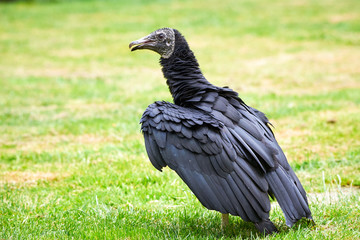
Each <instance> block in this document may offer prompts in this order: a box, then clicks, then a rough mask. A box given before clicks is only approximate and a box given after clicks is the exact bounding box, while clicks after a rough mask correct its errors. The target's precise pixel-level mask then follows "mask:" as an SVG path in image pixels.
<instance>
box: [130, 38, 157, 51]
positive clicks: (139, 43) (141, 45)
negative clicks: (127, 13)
mask: <svg viewBox="0 0 360 240" xmlns="http://www.w3.org/2000/svg"><path fill="white" fill-rule="evenodd" d="M155 44H156V42H155V40H154V39H152V38H151V35H149V36H146V37H143V38H141V39H139V40H136V41H133V42H131V43H130V44H129V48H130V49H131V51H135V50H138V49H150V50H154V47H155Z"/></svg>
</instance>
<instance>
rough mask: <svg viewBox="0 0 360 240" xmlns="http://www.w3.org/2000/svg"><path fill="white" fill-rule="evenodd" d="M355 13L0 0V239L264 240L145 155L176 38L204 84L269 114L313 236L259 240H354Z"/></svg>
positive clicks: (358, 70) (352, 5)
mask: <svg viewBox="0 0 360 240" xmlns="http://www.w3.org/2000/svg"><path fill="white" fill-rule="evenodd" d="M359 9H360V1H358V0H344V1H335V0H319V1H311V0H296V1H279V0H275V1H265V0H251V1H250V0H246V1H231V0H222V1H215V0H211V1H205V0H204V1H190V0H184V1H164V0H157V1H145V0H143V1H141V0H137V1H115V0H114V1H65V0H64V1H60V0H58V1H36V0H35V1H15V2H10V3H0V239H105V238H106V239H236V238H237V239H247V238H250V239H257V238H259V239H261V238H264V236H261V235H258V234H257V232H256V229H255V228H254V227H253V225H252V224H250V223H247V222H244V221H242V220H241V219H240V218H238V217H230V222H231V223H230V226H229V227H227V228H226V229H221V226H220V214H219V213H217V212H214V211H209V210H207V209H205V208H204V207H202V206H201V204H200V203H199V202H198V200H197V199H196V198H195V197H194V195H193V194H192V193H191V192H190V190H189V189H188V188H187V187H186V185H185V184H184V183H183V182H182V181H181V180H180V179H179V177H178V176H177V175H176V174H175V173H174V172H172V171H170V170H169V169H165V171H164V172H163V173H160V172H158V171H156V169H155V168H153V167H152V165H151V163H150V161H149V160H148V158H147V155H146V152H145V147H144V142H143V139H142V135H141V132H140V126H139V119H140V117H141V115H142V113H143V111H144V110H145V108H146V107H147V106H148V105H149V104H151V103H152V102H154V101H156V100H167V101H171V96H170V94H169V92H168V88H167V86H166V83H165V80H164V79H163V77H162V73H161V70H160V66H159V64H158V56H157V55H156V54H154V53H152V52H146V51H144V52H140V51H139V52H134V53H131V52H130V51H129V49H128V44H129V43H130V42H131V41H133V40H135V39H138V38H140V37H143V36H145V35H146V34H148V33H150V32H152V31H153V30H155V29H157V28H160V27H164V26H168V27H173V28H177V29H178V30H180V31H181V32H182V33H183V34H184V35H185V36H186V38H187V40H188V42H189V44H190V46H191V48H192V50H193V51H194V52H195V55H196V56H197V58H198V60H199V63H200V65H201V68H202V70H203V72H204V74H205V76H206V77H207V79H208V80H209V81H210V82H212V83H214V84H216V85H227V86H230V87H231V88H233V89H235V90H236V91H238V92H239V95H240V97H241V98H242V99H243V100H244V101H245V102H246V103H247V104H249V105H251V106H253V107H256V108H258V109H260V110H261V111H263V112H265V113H266V114H267V116H268V117H269V119H270V120H271V122H272V123H273V125H274V126H275V128H274V132H275V135H276V137H277V139H278V141H279V143H280V145H281V146H282V148H283V149H284V151H285V153H286V155H287V156H288V159H289V162H290V164H291V165H292V167H293V169H294V170H295V172H296V174H297V175H298V177H299V178H300V180H301V182H302V183H303V185H304V187H305V189H306V191H307V192H308V194H309V198H310V208H311V211H312V213H313V217H314V220H315V222H316V223H317V225H316V226H308V225H307V224H305V223H300V224H298V225H296V226H295V227H294V228H291V229H290V228H288V227H287V226H286V225H285V220H284V217H283V215H282V212H281V210H280V209H279V207H278V206H277V205H276V203H273V206H274V207H273V210H272V212H271V220H273V221H274V222H275V224H276V226H277V227H278V228H279V229H280V231H281V232H280V233H279V234H276V235H273V236H269V237H267V238H268V239H360V227H359V226H360V204H359V202H360V190H359V187H360V58H359V57H360V48H359V45H360V12H359Z"/></svg>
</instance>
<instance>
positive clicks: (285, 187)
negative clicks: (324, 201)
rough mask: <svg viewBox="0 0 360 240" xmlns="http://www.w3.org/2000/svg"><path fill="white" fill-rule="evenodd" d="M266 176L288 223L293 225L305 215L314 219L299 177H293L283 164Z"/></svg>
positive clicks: (271, 191)
mask: <svg viewBox="0 0 360 240" xmlns="http://www.w3.org/2000/svg"><path fill="white" fill-rule="evenodd" d="M265 178H266V180H267V182H268V183H269V188H270V189H269V190H270V193H271V194H273V195H274V196H275V198H276V200H277V201H278V203H279V205H280V207H281V209H282V211H283V213H284V215H285V219H286V225H288V226H289V227H291V226H292V225H294V224H295V223H296V222H297V221H298V220H300V219H302V218H303V217H306V218H308V219H312V217H311V212H310V209H309V205H308V201H307V198H306V193H305V191H303V187H302V186H301V183H300V181H298V180H297V178H296V179H293V177H292V176H291V175H290V174H289V173H288V172H287V171H286V170H285V169H284V168H283V167H282V166H279V167H278V168H277V169H276V170H273V171H271V172H268V173H267V174H266V176H265Z"/></svg>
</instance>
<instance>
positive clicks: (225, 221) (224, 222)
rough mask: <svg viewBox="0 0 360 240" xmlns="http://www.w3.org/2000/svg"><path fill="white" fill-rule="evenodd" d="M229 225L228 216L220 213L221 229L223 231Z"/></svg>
mask: <svg viewBox="0 0 360 240" xmlns="http://www.w3.org/2000/svg"><path fill="white" fill-rule="evenodd" d="M228 225H229V214H228V213H222V214H221V227H222V228H223V229H225V228H226V227H227V226H228Z"/></svg>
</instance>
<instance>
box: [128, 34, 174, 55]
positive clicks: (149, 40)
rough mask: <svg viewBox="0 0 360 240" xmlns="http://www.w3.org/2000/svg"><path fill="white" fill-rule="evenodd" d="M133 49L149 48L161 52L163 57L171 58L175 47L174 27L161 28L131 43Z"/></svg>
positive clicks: (130, 46)
mask: <svg viewBox="0 0 360 240" xmlns="http://www.w3.org/2000/svg"><path fill="white" fill-rule="evenodd" d="M129 48H131V51H135V50H138V49H149V50H152V51H154V52H157V53H158V54H160V56H161V57H162V58H169V57H170V56H171V54H172V53H173V52H174V48H175V32H174V29H172V28H160V29H158V30H156V31H154V32H152V33H150V34H149V35H147V36H146V37H143V38H141V39H139V40H136V41H133V42H131V43H130V44H129Z"/></svg>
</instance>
